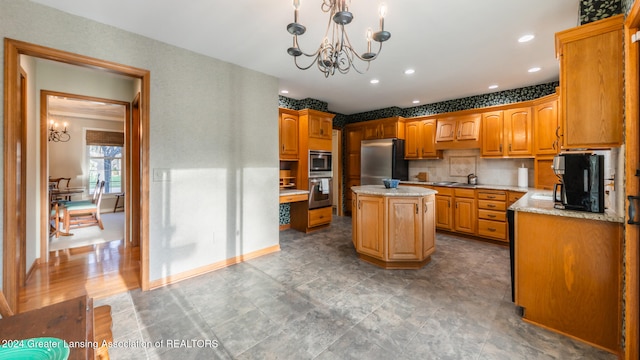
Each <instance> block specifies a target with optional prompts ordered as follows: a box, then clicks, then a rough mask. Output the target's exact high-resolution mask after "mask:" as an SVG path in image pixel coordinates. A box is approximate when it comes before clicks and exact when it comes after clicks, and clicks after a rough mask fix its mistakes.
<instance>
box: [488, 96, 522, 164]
mask: <svg viewBox="0 0 640 360" xmlns="http://www.w3.org/2000/svg"><path fill="white" fill-rule="evenodd" d="M532 137H533V118H532V114H531V108H530V107H522V108H510V109H505V110H498V111H491V112H487V113H483V114H482V146H481V149H482V156H483V157H532V156H533V150H532V146H533V145H532V144H533V140H532Z"/></svg>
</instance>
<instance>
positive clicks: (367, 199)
mask: <svg viewBox="0 0 640 360" xmlns="http://www.w3.org/2000/svg"><path fill="white" fill-rule="evenodd" d="M356 200H357V209H356V214H355V216H357V222H358V226H357V231H358V234H357V236H356V249H357V250H358V252H359V253H362V254H365V255H369V256H372V257H374V258H379V259H384V255H385V248H384V245H385V241H384V198H383V197H381V196H370V195H360V196H357V197H356Z"/></svg>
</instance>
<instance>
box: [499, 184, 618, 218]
mask: <svg viewBox="0 0 640 360" xmlns="http://www.w3.org/2000/svg"><path fill="white" fill-rule="evenodd" d="M534 194H545V195H551V194H552V192H551V191H548V190H540V189H535V190H534V191H530V192H528V193H527V194H526V195H525V196H523V197H521V198H520V199H519V200H518V201H516V202H515V203H513V204H512V205H511V206H510V207H509V210H514V211H521V212H528V213H534V214H542V215H553V216H562V217H572V218H577V219H586V220H598V221H608V222H615V223H624V215H619V214H617V213H614V212H612V211H609V210H605V212H604V213H592V212H587V211H575V210H564V209H556V208H554V207H553V204H554V202H553V200H536V199H532V198H531V197H532V196H533V195H534Z"/></svg>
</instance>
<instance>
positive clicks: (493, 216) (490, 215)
mask: <svg viewBox="0 0 640 360" xmlns="http://www.w3.org/2000/svg"><path fill="white" fill-rule="evenodd" d="M487 216H488V217H490V218H495V217H496V216H495V215H492V214H489V215H487Z"/></svg>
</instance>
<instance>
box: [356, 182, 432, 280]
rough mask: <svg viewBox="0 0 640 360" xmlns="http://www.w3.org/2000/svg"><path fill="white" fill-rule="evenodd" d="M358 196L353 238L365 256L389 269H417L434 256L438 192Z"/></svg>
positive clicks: (365, 258) (358, 250) (361, 256)
mask: <svg viewBox="0 0 640 360" xmlns="http://www.w3.org/2000/svg"><path fill="white" fill-rule="evenodd" d="M354 197H355V200H354V202H353V211H354V216H353V222H354V224H353V227H354V234H355V236H354V239H353V242H354V244H355V247H356V251H357V252H358V256H359V257H360V258H361V259H362V260H365V261H367V262H371V263H373V264H375V265H378V266H381V267H384V268H388V269H416V268H420V267H422V266H424V265H425V264H426V263H427V262H428V261H429V260H430V255H431V254H432V253H433V252H434V251H435V227H434V225H435V212H434V211H435V209H434V195H425V196H384V195H366V194H355V195H354Z"/></svg>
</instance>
